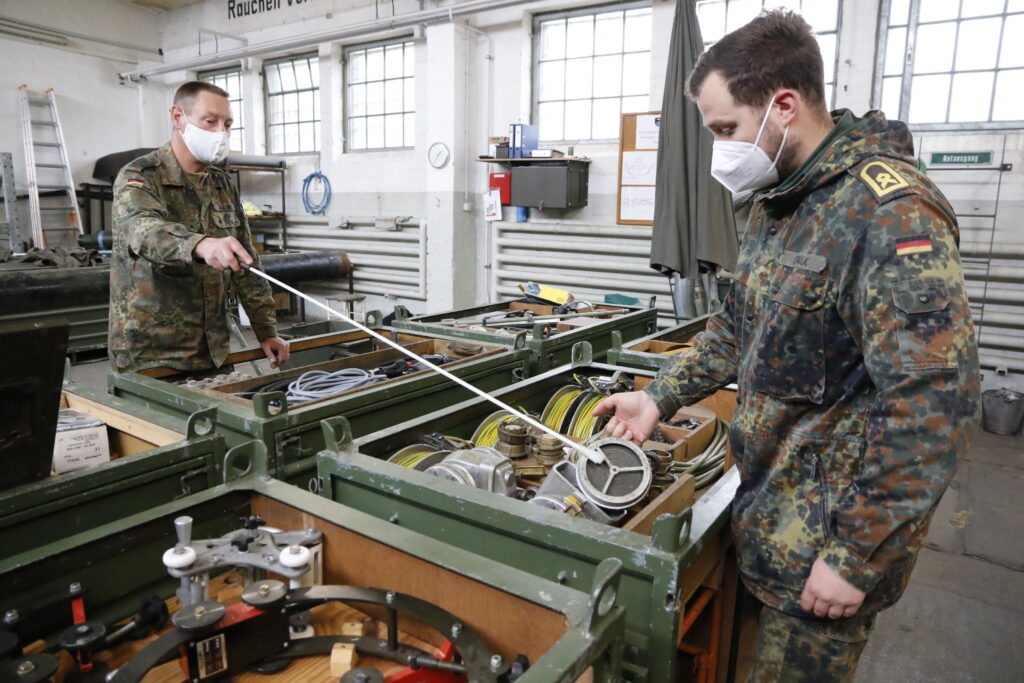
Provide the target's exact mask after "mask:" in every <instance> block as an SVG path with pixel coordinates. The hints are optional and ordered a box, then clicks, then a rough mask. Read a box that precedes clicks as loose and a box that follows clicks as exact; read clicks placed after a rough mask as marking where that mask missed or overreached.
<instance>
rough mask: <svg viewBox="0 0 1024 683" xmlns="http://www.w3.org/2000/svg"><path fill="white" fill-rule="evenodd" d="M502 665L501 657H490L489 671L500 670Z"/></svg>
mask: <svg viewBox="0 0 1024 683" xmlns="http://www.w3.org/2000/svg"><path fill="white" fill-rule="evenodd" d="M502 663H504V660H503V659H502V658H501V655H493V656H492V657H491V671H497V670H498V669H500V668H501V665H502Z"/></svg>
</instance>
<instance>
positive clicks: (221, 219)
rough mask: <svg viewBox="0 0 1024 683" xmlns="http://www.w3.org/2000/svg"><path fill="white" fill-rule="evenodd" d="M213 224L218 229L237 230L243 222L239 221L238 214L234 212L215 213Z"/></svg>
mask: <svg viewBox="0 0 1024 683" xmlns="http://www.w3.org/2000/svg"><path fill="white" fill-rule="evenodd" d="M213 224H214V225H215V226H217V227H218V228H237V227H238V226H239V225H240V224H241V222H240V221H239V220H238V214H236V213H235V212H234V211H215V212H214V213H213Z"/></svg>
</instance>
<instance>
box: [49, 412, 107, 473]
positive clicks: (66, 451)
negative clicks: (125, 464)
mask: <svg viewBox="0 0 1024 683" xmlns="http://www.w3.org/2000/svg"><path fill="white" fill-rule="evenodd" d="M109 460H110V443H109V441H108V440H107V425H105V424H104V423H102V422H100V421H99V420H97V419H96V418H95V417H93V416H92V415H87V414H86V413H83V412H80V411H78V410H74V409H72V408H65V409H64V410H61V411H60V414H59V416H58V417H57V436H56V438H55V439H54V442H53V471H54V472H57V473H58V474H60V473H61V472H71V471H72V470H79V469H82V468H83V467H90V466H92V465H98V464H100V463H104V462H108V461H109Z"/></svg>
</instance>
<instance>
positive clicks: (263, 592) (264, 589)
mask: <svg viewBox="0 0 1024 683" xmlns="http://www.w3.org/2000/svg"><path fill="white" fill-rule="evenodd" d="M257 592H258V593H259V594H260V595H269V594H270V586H268V585H267V584H265V583H261V584H260V587H259V589H258V590H257Z"/></svg>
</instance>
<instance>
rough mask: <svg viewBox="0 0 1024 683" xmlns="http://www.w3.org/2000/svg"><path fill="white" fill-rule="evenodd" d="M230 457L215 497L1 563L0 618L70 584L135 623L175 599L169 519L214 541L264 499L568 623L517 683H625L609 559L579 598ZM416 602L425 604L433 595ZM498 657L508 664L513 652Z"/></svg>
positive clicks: (96, 609) (184, 501)
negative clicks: (165, 556) (144, 604)
mask: <svg viewBox="0 0 1024 683" xmlns="http://www.w3.org/2000/svg"><path fill="white" fill-rule="evenodd" d="M235 457H238V458H243V457H244V458H248V459H250V465H251V467H250V469H251V472H250V473H249V474H248V475H246V476H242V477H238V478H231V477H230V476H229V477H228V481H227V482H226V483H225V484H224V485H221V486H218V487H216V488H213V489H208V490H206V491H202V492H199V493H195V494H192V495H190V496H187V497H185V498H181V499H178V500H175V501H171V502H167V503H164V504H162V505H158V506H156V507H154V508H153V509H152V510H149V511H146V512H139V513H135V514H130V515H125V516H124V517H123V518H122V519H120V520H117V521H114V522H109V523H106V524H103V525H101V526H97V527H95V528H92V529H89V530H87V531H82V532H79V533H77V534H74V535H71V536H68V537H66V538H64V539H62V540H60V541H56V542H53V543H49V544H47V545H45V546H41V547H37V548H33V549H30V550H27V551H23V552H18V553H17V554H13V555H7V556H5V557H2V558H0V613H5V612H6V611H7V610H9V609H12V608H16V607H18V606H22V605H25V604H26V603H28V602H29V601H31V600H33V599H36V598H40V597H43V596H47V595H50V594H52V593H54V592H58V591H66V590H67V587H68V586H69V585H70V584H71V583H73V582H79V583H81V584H82V585H83V586H84V587H85V588H86V591H87V592H86V607H87V609H88V613H89V618H90V619H94V620H99V621H103V622H104V623H108V624H109V623H112V622H113V621H115V620H119V619H123V618H125V617H127V616H129V615H130V614H132V612H133V611H134V610H135V608H136V605H137V601H138V599H139V598H141V597H143V596H146V595H149V594H152V593H157V594H160V595H162V596H164V597H169V596H170V595H172V594H173V592H174V588H175V586H176V582H175V581H172V580H170V579H169V577H168V576H167V574H166V570H165V569H164V567H163V564H162V562H161V555H162V553H163V552H164V550H166V549H167V548H169V547H171V546H173V545H174V543H175V540H176V539H175V536H174V527H173V520H174V518H175V517H178V516H179V515H185V514H187V515H190V516H192V517H193V519H194V520H195V527H194V532H193V537H199V538H203V537H210V536H218V535H220V534H223V533H225V532H226V531H229V530H231V529H234V528H237V527H238V517H240V516H242V515H245V514H249V513H250V512H251V508H250V500H251V498H252V496H253V495H254V494H260V495H263V496H266V497H269V498H271V499H274V500H277V501H279V502H281V503H283V504H285V505H288V506H291V507H293V508H296V509H299V510H301V511H303V512H306V513H308V514H310V515H312V516H313V517H316V518H321V519H324V520H326V521H329V522H331V523H333V524H337V525H339V526H342V527H344V528H346V529H349V530H351V531H353V532H355V533H358V534H360V535H362V536H365V537H367V538H371V539H374V540H375V541H377V542H379V543H381V544H383V545H385V546H388V547H391V548H394V549H396V550H399V551H401V552H402V553H405V554H408V555H412V556H414V557H417V558H420V559H422V560H424V561H426V562H429V563H431V564H434V565H437V566H440V567H443V568H445V569H447V570H449V571H453V572H456V573H458V574H460V575H463V576H466V577H468V578H471V579H473V580H475V581H478V582H480V583H482V584H484V585H487V586H490V587H493V588H496V589H498V590H500V591H503V592H505V593H508V594H510V595H513V596H516V597H517V598H521V599H525V600H527V601H529V602H532V603H534V604H536V605H539V606H541V607H544V608H546V609H549V610H554V611H556V612H558V613H560V614H562V615H563V617H564V619H565V621H566V624H567V630H566V633H565V635H564V636H563V637H562V638H561V639H560V640H558V641H557V642H556V643H555V644H554V646H552V647H551V648H550V649H549V650H548V651H547V652H546V653H545V654H544V655H543V656H542V657H541V658H540V659H539V660H538V661H537V662H535V663H534V664H533V666H532V667H531V668H530V669H529V670H528V671H527V672H526V674H525V675H524V676H523V677H522V678H520V679H519V680H520V681H523V682H525V683H542V682H545V683H546V682H548V681H557V682H562V681H564V682H566V683H569V682H571V681H575V680H576V679H577V678H578V677H579V676H580V675H582V674H583V673H584V672H585V671H587V670H588V669H591V670H592V671H593V673H594V680H595V681H599V682H601V683H612V682H613V681H619V680H621V679H622V673H621V659H622V647H623V628H624V622H625V612H624V609H623V608H622V607H621V604H620V603H621V599H620V598H619V596H620V595H621V593H620V586H621V583H620V582H621V580H622V577H623V574H622V565H621V563H620V562H618V561H616V560H614V559H609V560H606V561H605V562H604V563H602V564H600V566H598V567H597V568H596V570H595V571H594V572H593V573H592V579H591V581H590V583H589V584H588V585H586V586H585V587H584V588H583V589H582V590H579V589H575V588H571V587H568V586H565V585H561V584H559V583H558V582H554V581H548V580H544V579H540V578H538V577H536V576H534V575H532V574H530V573H527V572H523V571H521V570H519V569H516V568H513V567H510V566H507V565H506V564H504V563H502V562H500V561H496V560H494V559H491V558H488V557H486V556H482V555H477V554H474V553H472V552H468V551H466V550H464V549H461V548H459V547H457V546H454V545H450V544H448V543H445V542H443V541H439V540H436V539H433V538H429V537H427V536H424V535H422V534H418V533H416V532H414V531H412V530H410V529H407V528H404V527H402V526H396V525H394V524H391V523H388V522H385V521H382V520H380V519H377V518H376V517H374V516H372V515H368V514H366V513H364V512H362V511H359V510H356V509H354V508H351V507H348V506H345V505H341V504H338V503H336V502H334V501H331V500H328V499H326V498H323V497H320V496H316V495H313V494H310V493H308V492H305V491H302V490H300V489H297V488H296V487H293V486H290V485H288V484H285V483H283V482H279V481H275V480H272V479H270V478H268V477H267V476H265V474H264V470H265V467H266V449H265V448H264V447H263V445H262V444H260V443H258V442H250V443H247V444H242V445H240V446H238V447H237V450H236V454H235ZM381 587H382V588H386V589H392V590H401V588H400V587H394V586H381ZM421 597H424V598H426V599H428V600H429V596H421ZM502 654H504V655H505V656H506V657H510V656H514V654H515V653H502Z"/></svg>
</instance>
